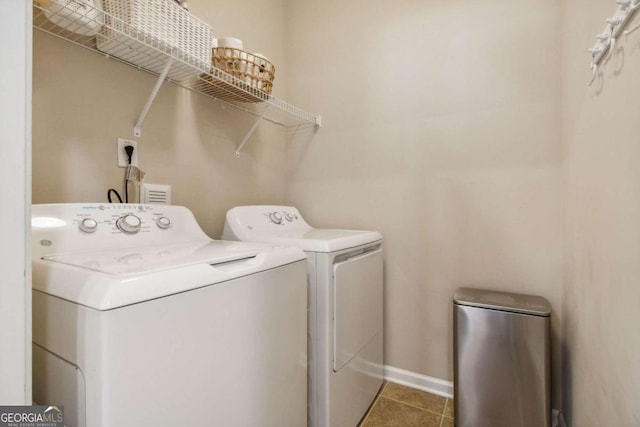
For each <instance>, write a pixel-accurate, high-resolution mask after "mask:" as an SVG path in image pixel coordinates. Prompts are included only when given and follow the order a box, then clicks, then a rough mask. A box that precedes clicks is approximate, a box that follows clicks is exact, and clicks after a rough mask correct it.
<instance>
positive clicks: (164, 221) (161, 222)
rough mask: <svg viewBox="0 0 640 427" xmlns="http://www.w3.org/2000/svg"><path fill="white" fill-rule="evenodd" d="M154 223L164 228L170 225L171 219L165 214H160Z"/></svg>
mask: <svg viewBox="0 0 640 427" xmlns="http://www.w3.org/2000/svg"><path fill="white" fill-rule="evenodd" d="M156 225H157V226H158V228H160V229H162V230H166V229H167V228H169V227H171V220H170V219H169V218H167V217H166V216H161V217H160V218H158V220H157V221H156Z"/></svg>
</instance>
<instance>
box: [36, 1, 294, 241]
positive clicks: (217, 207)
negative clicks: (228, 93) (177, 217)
mask: <svg viewBox="0 0 640 427" xmlns="http://www.w3.org/2000/svg"><path fill="white" fill-rule="evenodd" d="M190 3H191V10H192V11H193V12H194V13H195V14H197V15H198V16H199V17H200V18H201V19H203V20H205V21H206V22H208V23H210V24H211V25H212V26H213V27H214V32H215V34H216V35H217V36H236V37H239V38H242V39H243V40H244V42H245V47H246V49H248V50H252V51H260V52H262V53H264V54H265V55H267V56H268V57H269V58H270V59H272V60H273V61H274V63H276V64H282V63H284V62H285V61H286V56H285V50H286V36H285V30H284V17H285V9H284V3H283V2H282V1H279V0H270V1H263V2H259V4H257V5H256V3H255V2H253V1H250V0H245V1H234V2H224V1H192V2H190ZM264 22H269V23H271V24H273V25H271V24H270V25H263V24H264ZM155 81H156V78H155V77H153V76H151V75H149V74H146V73H142V72H136V71H134V70H133V69H132V68H130V67H128V66H125V65H122V64H120V63H118V62H116V61H112V60H108V59H106V58H104V57H102V56H100V55H96V54H92V53H90V52H87V51H85V50H83V49H79V48H77V47H76V46H72V45H70V44H68V43H66V42H63V41H60V40H58V39H55V38H52V37H50V36H48V35H43V34H41V33H40V32H38V31H36V32H35V37H34V69H33V123H34V126H33V201H34V203H58V202H90V201H106V194H107V189H108V188H110V187H114V188H116V189H118V191H120V193H121V194H122V181H123V174H124V169H121V168H118V167H117V166H116V165H117V163H116V138H118V137H123V138H129V139H137V138H134V135H133V125H134V123H135V121H136V119H137V118H138V115H139V114H140V111H141V109H142V106H143V105H144V103H145V102H146V100H147V97H148V96H149V93H150V92H151V89H152V88H153V85H154V84H155ZM285 81H286V74H285V73H284V71H281V72H279V73H278V76H277V77H276V82H275V87H274V93H275V94H276V95H278V96H282V97H284V94H285V91H284V82H285ZM253 120H254V119H253V117H252V116H249V115H246V114H243V113H239V112H237V111H235V110H233V109H231V108H229V107H226V106H223V105H222V104H220V103H216V102H212V101H211V100H210V99H209V98H206V97H203V96H200V95H196V94H193V93H191V92H188V91H185V90H183V89H181V88H178V87H176V86H174V85H171V84H165V85H164V86H163V87H162V88H161V90H160V93H159V94H158V97H157V99H156V101H155V103H154V104H153V106H152V108H151V111H150V112H149V115H148V116H147V119H146V121H145V123H144V125H143V128H142V137H141V138H139V139H137V140H138V141H139V154H140V166H141V168H142V169H143V170H144V171H145V172H146V173H147V175H146V178H145V181H146V182H150V183H158V184H170V185H172V191H173V203H175V204H179V205H185V206H187V207H189V208H190V209H192V210H193V211H194V213H195V215H196V217H197V219H198V221H199V222H200V224H201V225H202V227H203V228H204V230H205V231H206V232H207V233H209V234H210V235H211V236H213V237H218V236H219V235H220V234H221V232H222V226H223V224H224V214H225V212H226V211H227V209H229V208H231V207H233V206H235V205H239V204H247V203H277V202H281V201H282V200H283V197H284V193H285V182H284V172H283V170H284V143H285V133H284V130H283V129H282V128H281V127H279V126H275V125H272V124H270V123H263V124H261V126H260V127H259V128H258V130H257V131H256V133H255V134H254V135H253V136H252V138H251V139H250V141H249V143H248V144H247V146H246V148H245V150H244V152H243V154H242V157H241V158H240V159H236V157H235V147H236V145H237V144H238V143H239V142H240V141H241V140H242V138H243V137H244V135H245V133H246V132H247V131H248V129H249V128H250V126H251V125H252V123H253ZM135 200H136V201H137V199H135Z"/></svg>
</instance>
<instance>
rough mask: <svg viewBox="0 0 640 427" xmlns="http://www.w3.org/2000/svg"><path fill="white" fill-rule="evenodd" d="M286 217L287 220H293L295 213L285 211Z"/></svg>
mask: <svg viewBox="0 0 640 427" xmlns="http://www.w3.org/2000/svg"><path fill="white" fill-rule="evenodd" d="M284 219H286V220H287V221H289V222H291V221H293V220H294V218H293V215H291V213H290V212H285V213H284Z"/></svg>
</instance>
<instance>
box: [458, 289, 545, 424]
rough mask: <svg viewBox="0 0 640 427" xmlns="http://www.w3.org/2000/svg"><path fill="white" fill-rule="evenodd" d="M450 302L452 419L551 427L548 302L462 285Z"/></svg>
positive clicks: (459, 421)
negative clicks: (452, 339) (451, 311)
mask: <svg viewBox="0 0 640 427" xmlns="http://www.w3.org/2000/svg"><path fill="white" fill-rule="evenodd" d="M453 304H454V306H453V311H454V315H453V317H454V350H453V355H454V356H453V357H454V364H453V365H454V381H453V387H454V423H455V425H456V426H457V427H485V426H486V427H550V426H551V407H550V405H551V401H550V383H549V380H550V366H549V357H550V350H549V339H550V331H549V329H550V314H551V305H550V304H549V302H548V301H547V300H546V299H544V298H542V297H537V296H532V295H521V294H513V293H506V292H496V291H489V290H480V289H470V288H460V289H457V290H456V291H455V293H454V294H453Z"/></svg>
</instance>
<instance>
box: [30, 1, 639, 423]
mask: <svg viewBox="0 0 640 427" xmlns="http://www.w3.org/2000/svg"><path fill="white" fill-rule="evenodd" d="M190 3H191V8H192V11H193V12H195V13H196V14H197V15H198V16H200V17H201V18H203V19H204V20H206V21H208V22H210V23H211V24H212V25H213V26H214V30H215V33H216V35H218V36H223V35H229V36H238V37H241V38H243V39H244V40H245V46H246V47H247V48H248V49H251V50H254V51H261V52H262V53H264V54H266V55H267V56H269V57H270V58H271V59H272V60H273V61H274V62H275V63H276V65H277V66H278V72H277V78H276V85H275V93H276V95H278V96H281V97H283V98H284V99H285V100H287V101H290V102H291V103H293V104H295V105H298V106H300V107H302V108H305V109H307V110H309V111H313V112H317V113H321V114H322V115H323V124H324V125H323V127H322V128H321V129H320V131H319V132H318V133H317V134H315V135H312V134H310V133H309V132H308V130H303V131H301V132H286V133H285V132H284V130H283V129H281V128H279V127H276V126H273V125H270V124H268V123H265V124H262V125H261V126H260V128H259V129H258V131H257V133H256V134H255V135H254V137H253V138H252V139H251V141H250V142H249V144H248V146H247V148H246V149H245V152H244V153H243V156H242V157H241V159H239V160H237V159H235V157H234V151H235V146H236V144H237V143H238V142H239V141H240V140H241V139H242V137H243V135H244V133H245V132H246V130H247V129H248V127H249V126H250V125H251V123H252V118H251V117H247V116H244V115H242V114H239V113H237V112H236V111H233V110H232V109H229V108H227V107H224V106H221V105H220V104H218V103H214V102H211V101H210V100H209V99H205V98H204V97H201V96H196V95H194V94H191V93H188V92H186V91H184V90H182V89H179V88H176V87H174V86H172V85H165V86H164V87H163V88H162V90H161V92H160V94H159V96H158V99H157V101H156V103H155V104H154V105H153V107H152V110H151V112H150V114H149V116H148V118H147V121H146V122H145V125H144V127H143V136H142V138H140V139H139V144H140V159H141V167H142V168H143V169H144V170H145V171H146V172H147V181H148V182H153V183H166V184H171V185H172V186H173V191H174V203H176V204H182V205H186V206H188V207H189V208H191V209H192V210H193V211H194V212H195V214H196V216H197V217H198V220H199V221H200V223H201V224H202V226H203V227H204V229H205V231H207V232H208V233H209V234H210V235H212V236H214V237H217V236H218V235H219V234H220V232H221V229H222V224H223V221H224V217H223V215H224V212H225V211H226V210H227V209H228V208H229V207H231V206H234V205H239V204H248V203H281V202H283V203H291V204H294V205H297V206H298V207H299V208H300V209H301V211H302V212H303V214H304V215H305V217H307V218H308V220H309V221H310V222H311V223H313V224H315V225H317V226H323V227H324V226H326V227H349V228H365V229H375V230H379V231H381V232H382V233H383V234H384V236H385V245H386V246H385V248H386V261H385V269H386V271H385V274H386V277H385V280H386V282H385V283H386V307H385V315H386V321H385V332H386V339H387V342H386V348H385V353H386V361H387V363H388V364H389V365H391V366H395V367H399V368H402V369H407V370H411V371H415V372H418V373H422V374H426V375H429V376H433V377H437V378H444V379H449V380H450V379H451V378H452V362H451V361H452V354H451V338H452V322H451V293H452V291H453V290H454V289H455V288H456V287H458V286H462V285H464V286H478V287H487V288H496V289H503V290H509V291H514V292H526V293H534V294H539V295H543V296H545V297H547V298H548V299H549V300H550V301H551V303H552V304H553V307H554V313H553V321H554V343H553V344H554V368H555V370H554V373H555V387H554V391H555V399H554V406H555V407H563V408H564V409H565V410H566V411H567V414H568V418H569V420H570V425H572V426H573V427H600V426H604V425H616V426H625V427H626V426H634V425H638V424H640V409H638V407H637V405H635V402H636V401H637V399H638V396H640V370H638V369H637V367H638V363H639V362H640V359H639V356H638V354H640V335H639V334H638V333H637V331H636V329H637V328H636V326H635V323H637V322H635V315H636V313H638V312H639V311H640V287H638V285H637V283H638V281H639V280H640V267H638V266H639V265H640V264H639V263H638V262H637V260H638V255H640V240H638V238H637V237H636V236H637V235H638V233H639V232H640V226H639V225H638V223H639V222H638V218H640V191H639V190H640V188H639V185H638V183H640V176H639V175H640V172H639V171H640V165H639V164H638V162H640V148H638V147H640V145H638V141H637V135H640V121H639V120H638V112H640V107H637V105H636V104H637V103H635V100H636V99H637V97H636V95H639V94H640V83H637V80H636V79H637V73H635V71H636V70H637V69H638V67H639V66H640V50H639V49H638V46H639V43H640V42H638V40H640V35H639V34H635V35H633V36H630V37H629V39H628V40H626V41H624V42H623V44H622V46H623V55H619V56H617V57H616V58H615V63H613V64H611V65H610V66H609V67H608V68H607V70H606V73H605V76H604V79H603V80H601V81H600V82H599V83H600V85H596V87H593V88H587V87H586V86H585V83H586V81H587V80H588V78H589V71H588V68H587V67H588V58H587V56H586V55H585V49H586V47H589V46H591V44H592V42H593V40H594V39H593V37H594V36H595V34H596V32H598V31H600V30H601V29H602V25H603V20H604V18H606V17H608V16H609V15H610V14H611V13H612V12H613V3H612V2H602V1H599V0H589V2H588V4H586V5H585V4H584V2H579V1H577V0H564V1H563V2H556V1H553V0H543V1H539V2H535V5H533V4H532V3H531V2H527V1H524V0H485V1H482V2H477V1H476V2H473V1H453V2H435V1H416V0H397V1H394V2H376V4H375V7H372V6H371V2H369V1H365V0H349V1H338V0H326V1H322V2H311V1H308V0H295V1H289V2H286V1H284V0H270V1H262V2H256V1H255V0H242V1H235V2H222V1H218V0H216V1H204V0H192V1H191V2H190ZM60 58H63V59H62V60H61V59H60ZM33 73H34V81H33V88H34V97H33V122H34V125H33V151H34V153H33V200H34V202H35V203H49V202H78V201H104V200H106V190H107V188H109V187H116V188H118V189H120V188H121V181H122V173H123V171H122V169H119V168H117V167H116V166H115V163H116V150H115V139H116V138H117V137H127V138H132V137H133V134H132V128H133V123H134V122H135V120H136V118H137V116H138V114H139V112H140V109H141V107H142V105H143V104H144V102H145V100H146V97H147V96H148V94H149V91H150V90H151V87H152V86H153V84H154V82H155V78H153V77H151V76H149V75H146V74H144V73H136V72H134V71H132V70H131V69H130V68H128V67H126V66H123V65H121V64H118V63H116V62H114V61H109V60H106V59H105V58H103V57H101V56H97V55H92V54H89V53H86V52H84V51H81V50H80V49H78V48H75V47H73V46H70V45H68V44H66V43H63V42H60V41H58V40H55V39H52V38H50V37H48V36H42V35H41V34H40V33H38V32H36V34H35V40H34V71H33ZM285 141H286V145H285ZM563 162H564V163H563ZM563 218H564V222H563ZM563 235H564V236H566V239H563ZM565 241H566V244H565V243H564V242H565ZM563 246H564V247H563ZM565 259H566V267H565V268H563V264H564V260H565ZM563 275H564V276H563ZM561 313H562V316H560V314H561ZM560 320H562V323H561V322H560ZM561 338H562V339H561ZM560 352H562V362H563V365H564V372H563V375H562V377H561V376H560V375H559V374H560V370H559V365H560V363H559V359H560V356H559V355H560ZM561 379H562V382H563V386H562V394H563V397H562V403H560V396H561V393H560V388H561V387H560V386H559V382H560V380H561Z"/></svg>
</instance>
